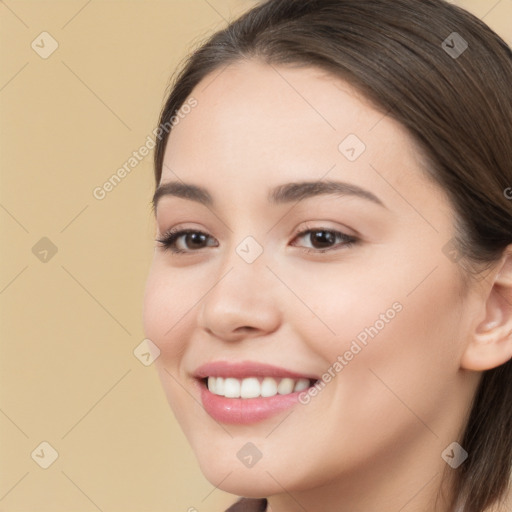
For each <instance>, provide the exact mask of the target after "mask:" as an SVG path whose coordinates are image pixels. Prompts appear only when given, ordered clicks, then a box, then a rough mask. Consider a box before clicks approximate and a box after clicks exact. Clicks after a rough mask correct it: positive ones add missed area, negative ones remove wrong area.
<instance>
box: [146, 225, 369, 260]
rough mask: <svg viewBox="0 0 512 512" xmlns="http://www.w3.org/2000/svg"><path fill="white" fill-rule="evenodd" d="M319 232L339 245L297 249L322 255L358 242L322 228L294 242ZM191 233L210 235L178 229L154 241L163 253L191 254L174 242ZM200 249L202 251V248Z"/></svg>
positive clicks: (345, 235)
mask: <svg viewBox="0 0 512 512" xmlns="http://www.w3.org/2000/svg"><path fill="white" fill-rule="evenodd" d="M319 231H322V232H327V233H331V234H333V235H334V236H335V238H338V239H341V243H338V244H337V245H334V246H332V247H328V248H327V249H311V248H308V247H299V249H301V250H302V251H303V252H305V253H308V254H309V253H324V252H328V251H334V250H337V249H339V248H340V246H341V247H343V248H350V247H352V246H353V245H354V244H356V243H357V242H359V239H358V238H356V237H354V236H351V235H347V234H345V233H342V232H341V231H337V230H334V229H324V228H309V229H306V230H303V231H301V232H299V233H297V234H296V235H295V237H294V240H295V239H296V238H299V237H302V236H304V235H307V234H309V233H315V232H319ZM192 233H195V234H201V235H205V236H207V237H210V235H208V233H205V232H204V231H200V230H197V229H179V230H176V229H170V230H169V231H167V232H166V233H164V235H163V236H162V238H158V239H156V240H155V241H156V242H158V243H159V244H160V246H161V247H162V248H163V249H164V251H171V252H172V253H174V254H191V253H194V252H198V250H194V249H192V250H188V251H185V250H183V249H177V248H176V241H177V240H178V239H179V238H181V237H182V236H184V235H187V234H192ZM210 238H211V237H210ZM201 249H203V247H202V248H201Z"/></svg>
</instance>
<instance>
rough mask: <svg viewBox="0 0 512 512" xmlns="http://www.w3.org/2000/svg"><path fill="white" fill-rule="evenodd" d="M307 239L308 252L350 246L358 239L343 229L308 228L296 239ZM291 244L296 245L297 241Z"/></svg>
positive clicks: (306, 249) (306, 248)
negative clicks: (343, 231)
mask: <svg viewBox="0 0 512 512" xmlns="http://www.w3.org/2000/svg"><path fill="white" fill-rule="evenodd" d="M301 238H302V239H304V240H306V247H303V249H304V250H305V251H306V252H325V251H329V250H333V249H336V248H337V247H338V246H343V247H350V246H351V245H353V244H354V243H355V242H357V239H356V238H355V237H353V236H350V235H346V234H345V233H342V232H341V231H335V230H331V229H322V228H319V229H308V230H307V231H302V232H301V233H299V234H298V235H297V236H296V237H295V239H294V240H297V239H301ZM291 245H293V246H296V245H297V244H296V243H292V244H291Z"/></svg>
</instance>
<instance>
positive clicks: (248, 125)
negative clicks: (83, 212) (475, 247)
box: [144, 61, 475, 503]
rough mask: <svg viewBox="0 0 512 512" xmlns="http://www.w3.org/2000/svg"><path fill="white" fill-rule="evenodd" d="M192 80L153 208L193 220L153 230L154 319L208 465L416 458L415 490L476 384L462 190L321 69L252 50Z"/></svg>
mask: <svg viewBox="0 0 512 512" xmlns="http://www.w3.org/2000/svg"><path fill="white" fill-rule="evenodd" d="M191 96H192V97H193V98H195V100H196V101H197V105H196V106H195V107H194V108H191V109H187V111H189V113H188V114H187V115H186V116H185V115H184V116H183V118H182V119H180V121H179V123H178V124H177V125H176V126H175V127H174V129H173V131H172V132H171V136H170V138H169V142H168V144H167V148H166V153H165V161H164V168H163V173H162V179H161V183H160V185H163V184H171V183H173V184H175V185H179V187H177V186H176V187H174V188H173V189H172V190H170V189H168V190H167V192H169V193H168V194H163V195H161V197H159V200H158V203H157V209H156V224H157V233H156V234H157V238H162V237H164V235H165V234H166V233H167V232H168V231H169V230H171V229H172V230H173V232H175V231H181V230H187V231H190V233H189V234H187V233H181V234H178V236H177V238H176V239H175V240H174V242H172V243H171V244H170V245H169V246H168V247H167V248H164V247H162V246H161V244H159V243H156V244H155V245H156V248H155V251H154V258H153V262H152V267H151V270H150V274H149V277H148V281H147V288H146V294H145V299H144V329H145V333H146V336H147V337H148V338H149V339H151V340H152V341H153V342H154V343H155V344H156V345H157V346H158V348H159V349H160V351H161V353H160V357H159V358H158V359H157V360H156V363H155V364H156V366H157V368H158V371H159V375H160V378H161V381H162V384H163V387H164V389H165V393H166V396H167V398H168V401H169V403H170V405H171V407H172V409H173V411H174V413H175V415H176V418H177V420H178V422H179V423H180V425H181V427H182V428H183V430H184V432H185V434H186V436H187V438H188V439H189V441H190V443H191V445H192V447H193V449H194V451H195V453H196V455H197V457H198V459H199V463H200V465H201V467H202V470H203V471H204V473H205V475H206V476H207V478H209V479H210V481H211V482H212V483H213V484H214V485H220V487H221V488H222V489H224V490H227V491H229V492H232V493H235V494H240V495H245V496H254V497H258V496H260V497H261V496H270V495H273V494H279V493H284V492H285V490H286V492H294V491H295V492H298V491H299V490H304V489H311V488H314V487H319V486H322V485H326V484H327V483H328V482H334V481H336V482H338V483H337V485H338V488H341V487H343V486H345V487H346V490H350V489H354V488H355V487H354V486H357V485H359V484H360V483H361V481H362V480H361V476H362V475H364V479H365V481H366V482H370V481H371V480H372V475H376V474H380V475H381V476H382V474H383V473H384V474H385V475H386V478H388V477H389V479H390V481H391V480H393V479H395V480H396V481H397V482H401V483H402V484H404V482H405V480H406V478H401V477H400V475H404V474H408V475H409V477H408V481H407V484H405V489H406V491H404V492H403V495H404V496H409V497H410V496H411V495H412V494H413V492H412V491H413V490H414V491H419V489H420V488H421V487H422V486H424V485H426V484H427V482H428V481H429V479H432V478H434V480H436V478H439V477H440V473H439V471H440V470H441V469H443V467H444V465H445V462H444V461H443V459H442V458H441V452H442V451H443V449H444V448H446V447H447V446H448V445H449V444H450V443H451V442H452V441H454V440H455V439H456V438H457V436H458V433H459V429H460V427H461V424H462V423H461V422H462V421H463V419H464V418H463V416H464V414H465V413H466V411H467V405H468V400H469V398H470V395H471V392H472V391H473V390H474V385H473V384H474V382H475V381H473V380H470V382H471V383H472V387H471V389H469V388H470V386H468V376H467V375H466V376H465V375H464V374H465V373H467V372H464V371H462V370H461V369H460V358H461V355H462V353H463V351H464V348H465V345H466V343H467V340H466V338H467V332H468V329H469V326H470V325H471V322H472V321H473V320H474V318H472V316H471V313H472V312H471V308H472V306H471V301H470V299H469V298H468V296H463V290H464V288H463V286H462V281H461V278H460V269H459V267H458V264H457V262H456V261H454V259H456V257H455V258H454V257H453V254H451V253H450V252H449V250H448V249H449V247H450V246H449V242H450V240H451V239H452V237H453V235H454V217H453V211H452V208H451V206H450V204H449V202H448V200H447V198H446V196H445V194H444V193H443V191H442V190H441V189H440V188H439V187H438V186H437V185H435V184H433V183H432V182H431V181H429V180H428V179H427V177H426V175H425V174H424V171H423V170H422V169H421V167H420V165H421V164H420V160H419V153H418V151H417V150H416V149H415V147H414V144H413V142H412V140H411V138H410V137H409V136H408V134H407V133H406V131H405V130H404V129H403V128H402V127H401V126H400V125H399V124H398V123H397V122H395V121H393V120H392V119H391V118H389V117H387V116H384V115H383V114H382V113H380V112H378V111H377V110H375V109H374V108H372V107H371V106H370V105H369V104H368V103H367V102H366V101H364V98H363V97H362V96H361V95H360V94H357V92H355V91H354V90H353V89H352V88H351V87H349V86H348V85H347V84H346V83H344V82H342V81H340V80H337V79H334V78H333V77H330V76H328V75H327V74H325V73H322V72H320V71H319V70H315V69H306V68H286V67H270V66H267V65H265V64H262V63H259V62H256V61H246V62H243V63H236V64H234V65H231V66H229V67H228V68H226V69H224V70H223V71H222V72H219V71H217V72H216V73H215V74H214V75H212V76H209V77H207V78H206V79H205V80H204V81H203V82H202V83H201V84H200V85H199V86H198V87H197V88H196V89H195V90H194V92H193V94H192V95H191ZM313 182H318V184H317V185H316V186H311V185H308V184H311V183H313ZM185 185H186V186H189V185H193V186H195V187H200V188H201V191H200V193H197V189H192V190H190V189H187V188H186V187H185ZM171 192H174V193H171ZM207 198H208V199H209V200H207ZM447 244H448V245H447ZM175 251H180V252H175ZM210 363H219V364H217V365H216V364H213V365H212V366H209V367H204V368H201V367H203V366H204V365H207V364H210ZM261 365H271V366H272V367H273V368H268V367H264V366H261ZM287 372H289V373H287ZM208 376H211V377H216V378H215V380H214V379H211V382H212V386H213V385H216V384H218V383H219V382H220V381H219V379H217V377H222V378H223V379H224V380H223V381H222V382H223V385H222V386H223V388H222V389H221V388H217V390H216V391H217V392H219V393H220V394H216V393H212V392H211V391H208V390H207V387H206V385H205V383H204V380H205V379H204V378H205V377H208ZM292 376H293V377H295V378H294V379H292V380H291V381H290V380H284V381H283V382H284V383H283V384H280V382H281V380H282V379H283V378H286V377H288V378H290V377H292ZM322 376H323V380H322ZM251 377H252V378H253V379H250V380H245V378H251ZM301 377H302V378H303V379H308V380H307V381H304V380H300V381H299V380H298V379H299V378H301ZM471 378H472V377H471ZM226 379H229V381H226ZM255 379H256V380H255ZM272 379H273V380H272ZM310 379H313V380H315V379H319V380H320V382H319V383H318V384H317V386H316V388H313V389H305V390H304V389H303V390H302V391H300V392H291V391H292V389H291V386H295V385H296V384H298V386H299V387H298V388H297V389H299V390H300V389H301V388H300V386H303V385H304V386H310V384H311V381H310ZM213 382H215V384H213ZM274 383H275V384H274ZM219 386H220V384H219ZM275 386H279V391H280V392H282V394H281V393H280V392H278V394H277V395H275V396H271V395H273V394H275V392H276V389H275ZM240 387H241V389H242V392H243V393H244V396H245V398H234V397H230V395H231V396H233V395H236V394H237V392H238V391H239V388H240ZM315 390H316V391H315ZM223 393H224V394H227V395H228V396H227V397H224V396H222V394H223ZM261 393H263V394H268V395H270V396H265V397H261ZM253 395H260V396H259V398H258V397H254V396H253ZM251 397H252V398H251ZM436 474H438V476H437V477H434V475H436ZM414 475H416V476H414ZM420 475H421V476H420ZM220 482H222V483H220ZM340 482H341V483H340ZM219 483H220V484H219ZM340 485H341V487H339V486H340ZM351 486H352V487H351ZM402 503H403V501H402Z"/></svg>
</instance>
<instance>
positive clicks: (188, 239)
mask: <svg viewBox="0 0 512 512" xmlns="http://www.w3.org/2000/svg"><path fill="white" fill-rule="evenodd" d="M156 242H158V243H159V244H160V245H161V246H162V247H163V249H164V250H165V251H167V250H169V251H171V252H173V253H175V254H179V253H181V254H183V253H191V252H195V251H197V250H198V249H204V248H205V247H217V246H218V245H219V244H218V243H217V242H216V241H215V239H214V238H213V237H211V236H210V235H208V234H207V233H204V232H203V231H198V230H195V229H181V230H174V229H171V230H169V231H167V232H166V233H164V235H163V236H162V238H158V239H157V240H156ZM212 242H213V243H212Z"/></svg>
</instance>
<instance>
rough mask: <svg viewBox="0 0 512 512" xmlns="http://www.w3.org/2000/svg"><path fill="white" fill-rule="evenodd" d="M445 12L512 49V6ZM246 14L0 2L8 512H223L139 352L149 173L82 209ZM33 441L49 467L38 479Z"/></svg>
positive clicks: (511, 0) (238, 5)
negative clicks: (468, 18)
mask: <svg viewBox="0 0 512 512" xmlns="http://www.w3.org/2000/svg"><path fill="white" fill-rule="evenodd" d="M455 3H458V4H460V5H462V6H465V7H467V8H469V10H471V11H472V12H474V13H475V14H477V15H478V16H479V17H480V18H484V19H485V21H486V22H487V23H488V24H489V25H490V26H491V27H493V28H494V29H495V30H497V31H498V32H499V33H500V34H501V35H502V36H503V37H504V38H505V39H506V40H507V41H508V42H509V44H511V43H512V27H511V24H510V20H511V19H512V0H501V1H496V0H489V1H488V0H468V1H459V2H455ZM254 4H255V2H254V1H251V0H209V1H206V0H165V1H156V0H150V1H143V0H136V1H133V0H132V1H121V0H117V1H106V0H89V1H87V0H76V1H75V0H62V1H53V0H49V1H43V0H37V1H22V0H19V1H15V0H6V1H5V2H0V38H1V40H0V51H1V65H0V113H1V124H0V128H1V143H0V163H1V169H2V174H1V197H0V226H1V238H2V265H1V271H0V300H1V308H2V309H1V311H2V314H1V324H0V325H1V344H2V345H1V350H2V355H1V359H0V379H1V380H0V443H1V445H0V449H1V453H0V512H8V511H9V512H11V511H15V512H39V511H41V512H43V511H48V512H60V511H75V512H82V511H83V512H90V511H96V510H100V511H103V512H131V511H133V512H150V511H151V512H164V511H183V512H192V511H193V510H197V511H198V512H214V511H215V512H217V511H220V510H224V509H225V508H226V506H227V505H228V503H231V502H232V501H233V497H232V496H228V495H227V494H225V493H222V492H221V491H219V490H216V489H215V487H214V486H213V485H211V484H210V483H209V482H207V481H206V480H205V479H204V478H203V477H202V475H201V473H200V471H199V469H198V466H197V463H196V461H195V458H194V456H193V454H192V452H191V449H190V448H189V446H188V444H187V443H186V441H185V438H184V436H183V434H182V432H181V431H180V430H179V428H178V426H177V425H176V423H175V420H174V418H173V416H172V413H171V412H170V410H169V408H168V406H167V402H166V400H165V398H164V395H163V392H162V390H161V388H160V383H159V381H158V380H157V375H156V371H155V370H154V368H153V367H152V366H147V367H146V366H144V365H143V364H142V363H141V362H140V361H139V360H138V359H137V358H136V357H135V356H134V353H133V351H134V349H135V347H137V346H138V345H139V343H141V341H142V340H143V338H144V334H143V331H142V321H141V310H142V294H143V289H144V282H145V277H146V273H147V270H148V266H149V263H150V258H151V255H152V246H153V219H152V216H151V210H150V205H149V201H150V199H151V195H152V188H153V177H152V167H151V156H148V157H146V158H145V159H144V160H143V161H141V162H140V163H139V164H138V165H137V167H135V168H134V169H133V170H132V171H131V173H130V174H129V175H128V176H126V178H124V180H123V181H122V182H121V183H120V184H119V185H117V187H116V188H114V189H113V190H112V191H111V192H109V193H108V194H107V195H106V197H105V198H104V199H103V200H98V199H95V198H94V196H93V193H92V192H93V189H94V188H95V187H98V186H101V185H102V184H103V183H104V182H105V181H106V180H108V179H109V177H110V176H111V175H112V174H113V173H115V172H116V170H117V169H118V168H119V167H120V166H122V165H123V164H124V163H125V162H126V161H127V159H128V158H129V157H130V156H131V155H132V152H133V151H135V150H137V149H138V148H139V147H140V146H141V145H142V144H143V143H144V142H145V140H146V137H147V136H148V135H149V134H150V133H151V131H152V130H153V128H154V127H155V125H156V123H157V116H158V113H159V110H160V107H161V105H162V101H163V96H164V92H165V88H166V86H167V84H168V79H169V77H170V75H171V73H172V71H173V70H174V68H175V67H176V66H177V64H178V63H179V62H180V60H181V59H182V58H183V56H184V55H185V54H186V52H187V51H188V50H189V49H190V48H192V46H193V45H195V44H197V43H198V42H199V41H200V40H201V38H203V37H204V36H206V35H207V34H208V33H210V32H211V31H213V30H215V29H217V28H220V27H222V26H224V25H225V24H226V21H227V20H228V19H230V18H233V17H235V16H236V15H238V14H239V13H241V12H243V11H244V10H246V9H248V8H250V7H251V6H252V5H254ZM43 31H46V32H48V33H49V34H51V36H52V37H53V38H54V39H55V40H56V41H57V43H58V48H57V50H56V51H55V52H54V53H53V54H52V55H50V56H49V57H48V58H47V59H43V58H41V57H40V56H39V54H38V53H36V51H34V50H33V49H32V47H31V43H32V41H34V40H35V41H36V44H37V43H38V42H39V43H38V44H39V46H40V47H39V49H38V50H39V51H40V52H42V51H44V49H46V50H48V48H50V40H49V39H45V40H44V41H45V42H44V43H41V39H40V38H38V36H39V34H41V32H43ZM44 37H47V36H44ZM43 46H44V48H43ZM43 237H46V238H48V239H49V240H50V241H51V244H53V246H55V247H56V249H57V252H56V253H55V254H52V252H51V247H50V250H49V252H47V253H45V252H44V251H45V250H48V249H49V246H48V241H42V242H40V240H41V239H42V238H43ZM38 243H39V244H42V245H36V244H38ZM45 244H46V245H45ZM34 246H36V249H34V252H36V253H37V254H34V252H33V247H34ZM41 258H42V259H43V260H45V259H46V261H41ZM43 441H46V442H48V443H49V444H50V445H51V446H52V447H53V448H54V449H55V450H56V451H57V452H58V458H57V459H56V460H55V462H54V463H53V464H51V465H50V466H49V467H48V468H47V469H42V468H41V467H40V466H39V465H38V463H44V461H49V460H50V459H49V457H50V451H49V449H48V448H44V447H43V448H42V450H43V451H41V448H38V447H39V445H40V443H41V442H43ZM34 450H35V452H34ZM33 452H34V455H33V458H32V457H31V454H32V453H33Z"/></svg>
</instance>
